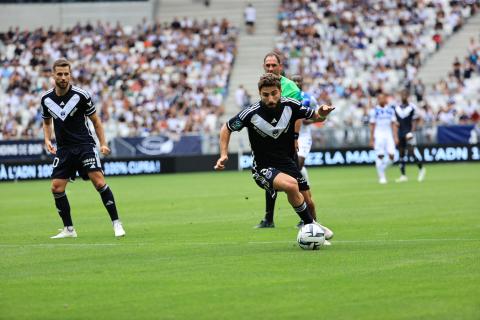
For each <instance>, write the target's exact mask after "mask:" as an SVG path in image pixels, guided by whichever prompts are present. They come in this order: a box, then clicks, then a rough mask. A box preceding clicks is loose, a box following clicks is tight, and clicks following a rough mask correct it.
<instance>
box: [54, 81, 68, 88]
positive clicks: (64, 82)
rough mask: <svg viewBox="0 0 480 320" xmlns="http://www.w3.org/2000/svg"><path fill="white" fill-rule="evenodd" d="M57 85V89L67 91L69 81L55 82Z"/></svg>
mask: <svg viewBox="0 0 480 320" xmlns="http://www.w3.org/2000/svg"><path fill="white" fill-rule="evenodd" d="M55 84H56V86H57V87H59V88H60V89H66V88H68V81H55Z"/></svg>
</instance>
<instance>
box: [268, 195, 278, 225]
mask: <svg viewBox="0 0 480 320" xmlns="http://www.w3.org/2000/svg"><path fill="white" fill-rule="evenodd" d="M276 200H277V193H276V192H275V194H274V195H272V194H271V193H270V192H268V191H265V220H267V221H268V222H273V214H274V212H275V202H276Z"/></svg>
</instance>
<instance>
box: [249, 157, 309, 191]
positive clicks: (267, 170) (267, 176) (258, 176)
mask: <svg viewBox="0 0 480 320" xmlns="http://www.w3.org/2000/svg"><path fill="white" fill-rule="evenodd" d="M279 173H285V174H288V175H289V176H291V177H293V178H295V179H296V180H297V183H298V189H299V190H300V191H306V190H310V187H309V185H308V183H307V180H305V178H304V177H303V176H302V174H301V173H300V170H298V167H297V165H296V164H294V163H292V164H290V165H281V166H276V167H258V166H256V165H255V163H254V166H253V168H252V177H253V180H255V183H256V184H257V185H258V186H259V187H260V188H262V189H265V190H267V191H268V192H270V193H271V194H272V195H273V194H275V192H276V190H275V189H274V188H273V180H274V179H275V177H276V176H277V175H278V174H279Z"/></svg>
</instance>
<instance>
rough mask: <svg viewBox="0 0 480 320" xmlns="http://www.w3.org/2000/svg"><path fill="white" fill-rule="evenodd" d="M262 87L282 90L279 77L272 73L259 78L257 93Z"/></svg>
mask: <svg viewBox="0 0 480 320" xmlns="http://www.w3.org/2000/svg"><path fill="white" fill-rule="evenodd" d="M263 87H277V88H278V89H282V85H281V82H280V76H277V75H276V74H274V73H265V74H264V75H262V76H261V77H260V81H258V91H261V90H262V88H263Z"/></svg>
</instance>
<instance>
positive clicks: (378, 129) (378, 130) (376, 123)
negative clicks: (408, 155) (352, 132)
mask: <svg viewBox="0 0 480 320" xmlns="http://www.w3.org/2000/svg"><path fill="white" fill-rule="evenodd" d="M377 102H378V104H377V105H376V106H375V108H373V109H372V110H370V146H371V147H373V148H374V149H375V153H376V155H377V157H376V159H375V166H376V168H377V173H378V182H380V183H381V184H385V183H387V177H386V175H385V170H386V169H387V167H388V166H389V165H390V164H391V163H392V161H393V157H394V155H395V145H396V144H397V143H398V137H397V130H396V126H397V120H396V116H395V110H394V109H393V108H392V107H390V106H388V105H387V96H386V95H385V94H383V93H381V94H379V96H378V99H377Z"/></svg>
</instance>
